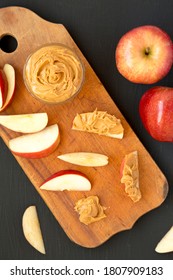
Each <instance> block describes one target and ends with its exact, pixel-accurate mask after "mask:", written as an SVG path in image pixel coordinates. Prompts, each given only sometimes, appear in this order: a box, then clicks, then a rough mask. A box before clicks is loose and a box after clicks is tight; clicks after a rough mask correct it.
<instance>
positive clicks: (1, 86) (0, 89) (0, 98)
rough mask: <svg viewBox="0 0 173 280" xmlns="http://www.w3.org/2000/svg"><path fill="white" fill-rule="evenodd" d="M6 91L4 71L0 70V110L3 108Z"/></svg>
mask: <svg viewBox="0 0 173 280" xmlns="http://www.w3.org/2000/svg"><path fill="white" fill-rule="evenodd" d="M7 90H8V84H7V78H6V76H5V74H4V71H3V70H2V69H0V109H1V108H2V107H3V105H4V102H5V99H6V95H7Z"/></svg>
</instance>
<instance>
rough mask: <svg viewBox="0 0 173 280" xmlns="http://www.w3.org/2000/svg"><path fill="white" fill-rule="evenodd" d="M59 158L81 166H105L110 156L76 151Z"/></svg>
mask: <svg viewBox="0 0 173 280" xmlns="http://www.w3.org/2000/svg"><path fill="white" fill-rule="evenodd" d="M58 158H59V159H61V160H64V161H66V162H69V163H72V164H77V165H81V166H91V167H93V166H104V165H107V164H108V157H107V156H105V155H102V154H98V153H87V152H76V153H69V154H64V155H60V156H58Z"/></svg>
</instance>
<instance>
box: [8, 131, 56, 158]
mask: <svg viewBox="0 0 173 280" xmlns="http://www.w3.org/2000/svg"><path fill="white" fill-rule="evenodd" d="M59 142H60V135H58V138H57V139H56V141H55V142H54V143H53V144H52V146H50V147H49V148H47V149H45V150H43V151H39V152H36V153H18V152H14V151H12V152H13V154H14V155H16V156H20V157H24V158H28V159H36V158H42V157H47V156H49V155H50V154H51V153H53V152H54V151H55V150H56V148H57V147H58V145H59Z"/></svg>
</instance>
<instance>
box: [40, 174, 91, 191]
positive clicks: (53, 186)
mask: <svg viewBox="0 0 173 280" xmlns="http://www.w3.org/2000/svg"><path fill="white" fill-rule="evenodd" d="M40 189H42V190H47V191H64V190H69V191H70V190H71V191H89V190H90V189H91V183H90V181H89V180H88V178H87V177H86V176H85V174H83V173H82V172H80V171H77V170H60V171H58V172H57V173H55V174H53V175H52V176H50V177H49V178H48V179H47V180H46V181H45V182H44V183H43V184H42V185H41V187H40Z"/></svg>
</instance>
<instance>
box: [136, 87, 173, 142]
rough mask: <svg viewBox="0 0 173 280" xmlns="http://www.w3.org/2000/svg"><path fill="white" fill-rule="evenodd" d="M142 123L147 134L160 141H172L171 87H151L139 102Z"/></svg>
mask: <svg viewBox="0 0 173 280" xmlns="http://www.w3.org/2000/svg"><path fill="white" fill-rule="evenodd" d="M139 113H140V117H141V120H142V123H143V125H144V127H145V128H146V130H147V131H148V132H149V134H150V135H151V136H152V137H153V138H154V139H156V140H158V141H162V142H173V88H169V87H161V86H157V87H153V88H151V89H149V90H148V91H146V92H145V93H144V95H143V96H142V98H141V100H140V102H139Z"/></svg>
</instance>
